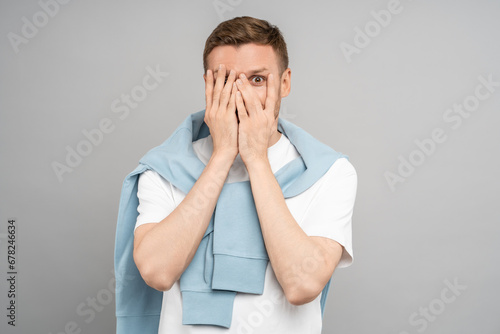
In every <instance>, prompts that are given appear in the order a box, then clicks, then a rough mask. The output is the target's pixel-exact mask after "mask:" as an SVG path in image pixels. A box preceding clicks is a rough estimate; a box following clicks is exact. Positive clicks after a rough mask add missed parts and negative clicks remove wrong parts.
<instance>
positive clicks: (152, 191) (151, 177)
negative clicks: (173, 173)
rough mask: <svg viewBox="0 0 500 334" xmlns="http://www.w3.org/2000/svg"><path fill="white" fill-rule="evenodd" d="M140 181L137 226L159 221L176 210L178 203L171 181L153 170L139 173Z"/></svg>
mask: <svg viewBox="0 0 500 334" xmlns="http://www.w3.org/2000/svg"><path fill="white" fill-rule="evenodd" d="M138 182H139V184H138V186H137V197H138V199H139V206H138V207H137V211H138V212H139V216H138V217H137V221H136V224H135V228H137V227H139V226H140V225H142V224H146V223H158V222H160V221H162V220H163V219H164V218H165V217H166V216H168V215H169V214H170V213H171V212H172V211H174V209H175V207H176V205H175V201H174V195H173V191H172V186H171V184H170V182H168V181H167V180H165V179H164V178H162V177H161V176H160V175H159V174H158V173H157V172H155V171H153V170H147V171H145V172H143V173H142V174H141V175H139V181H138Z"/></svg>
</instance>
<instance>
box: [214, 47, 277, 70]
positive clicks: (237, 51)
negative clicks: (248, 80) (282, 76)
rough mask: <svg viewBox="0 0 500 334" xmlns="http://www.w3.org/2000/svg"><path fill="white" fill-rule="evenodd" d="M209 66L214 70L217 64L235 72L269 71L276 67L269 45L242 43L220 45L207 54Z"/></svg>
mask: <svg viewBox="0 0 500 334" xmlns="http://www.w3.org/2000/svg"><path fill="white" fill-rule="evenodd" d="M208 63H209V68H210V69H212V70H213V71H214V72H216V71H217V70H218V68H219V64H224V65H226V70H227V71H229V70H231V69H234V70H235V71H237V72H245V73H248V72H252V73H257V72H266V71H267V72H269V71H273V70H275V69H276V68H277V65H278V64H277V58H276V55H275V53H274V50H273V48H272V47H271V46H270V45H258V44H252V43H250V44H243V45H241V46H238V47H236V46H234V45H221V46H217V47H215V48H214V49H213V50H212V51H211V52H210V54H209V55H208Z"/></svg>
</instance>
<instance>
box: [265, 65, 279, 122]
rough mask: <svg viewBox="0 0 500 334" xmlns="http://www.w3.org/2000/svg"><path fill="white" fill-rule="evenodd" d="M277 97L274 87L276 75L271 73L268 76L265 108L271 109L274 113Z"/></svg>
mask: <svg viewBox="0 0 500 334" xmlns="http://www.w3.org/2000/svg"><path fill="white" fill-rule="evenodd" d="M277 99H278V97H277V94H276V90H275V88H274V75H273V74H271V73H269V75H268V76H267V96H266V102H265V103H264V108H265V110H267V111H270V110H271V111H273V114H274V108H275V106H276V101H277Z"/></svg>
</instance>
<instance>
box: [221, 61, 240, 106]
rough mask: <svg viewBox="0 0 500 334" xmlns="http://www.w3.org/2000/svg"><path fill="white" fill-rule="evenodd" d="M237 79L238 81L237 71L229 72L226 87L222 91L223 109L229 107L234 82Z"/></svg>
mask: <svg viewBox="0 0 500 334" xmlns="http://www.w3.org/2000/svg"><path fill="white" fill-rule="evenodd" d="M235 79H236V71H235V70H233V69H232V70H231V71H230V72H229V77H228V79H227V82H226V85H225V86H224V89H223V90H222V93H221V97H220V105H221V106H223V107H225V106H227V103H228V101H229V98H230V96H231V90H232V88H233V82H234V80H235Z"/></svg>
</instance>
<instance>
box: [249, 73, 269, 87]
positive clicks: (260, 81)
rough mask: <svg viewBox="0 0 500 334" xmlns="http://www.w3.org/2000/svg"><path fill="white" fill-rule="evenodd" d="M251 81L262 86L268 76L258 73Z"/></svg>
mask: <svg viewBox="0 0 500 334" xmlns="http://www.w3.org/2000/svg"><path fill="white" fill-rule="evenodd" d="M250 82H252V84H254V85H255V86H262V85H263V84H264V83H265V82H266V78H265V77H263V76H260V75H256V76H253V77H251V78H250Z"/></svg>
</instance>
